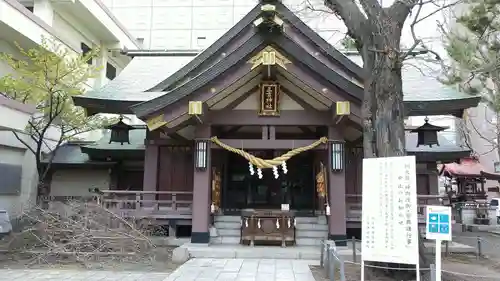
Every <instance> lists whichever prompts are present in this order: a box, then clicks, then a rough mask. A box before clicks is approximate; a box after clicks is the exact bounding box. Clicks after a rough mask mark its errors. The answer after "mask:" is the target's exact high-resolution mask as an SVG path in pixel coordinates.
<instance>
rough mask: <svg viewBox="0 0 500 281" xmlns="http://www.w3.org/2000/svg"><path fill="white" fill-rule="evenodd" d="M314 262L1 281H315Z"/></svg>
mask: <svg viewBox="0 0 500 281" xmlns="http://www.w3.org/2000/svg"><path fill="white" fill-rule="evenodd" d="M318 264H319V261H314V260H310V261H308V260H287V259H205V258H195V259H191V260H189V261H187V262H186V263H185V264H183V265H181V266H180V267H179V268H178V269H177V270H175V271H174V272H173V273H171V274H170V275H169V273H159V272H136V271H130V272H123V271H87V270H64V269H0V281H11V280H16V281H42V280H43V281H49V280H50V281H314V278H313V276H312V273H311V271H310V270H309V265H318Z"/></svg>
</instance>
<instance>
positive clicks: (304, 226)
mask: <svg viewBox="0 0 500 281" xmlns="http://www.w3.org/2000/svg"><path fill="white" fill-rule="evenodd" d="M295 228H296V229H297V230H316V231H328V225H327V224H317V223H297V224H296V225H295Z"/></svg>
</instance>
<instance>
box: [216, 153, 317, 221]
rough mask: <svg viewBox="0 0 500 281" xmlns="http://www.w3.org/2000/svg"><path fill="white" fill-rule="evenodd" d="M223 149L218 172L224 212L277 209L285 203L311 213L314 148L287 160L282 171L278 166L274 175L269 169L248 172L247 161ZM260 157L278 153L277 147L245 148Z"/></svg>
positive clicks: (314, 202)
mask: <svg viewBox="0 0 500 281" xmlns="http://www.w3.org/2000/svg"><path fill="white" fill-rule="evenodd" d="M225 153H226V161H225V165H224V166H225V167H224V172H223V173H222V182H223V184H222V185H223V188H222V194H221V196H222V198H221V199H222V202H221V204H222V210H223V211H224V214H239V213H241V210H244V209H265V210H280V209H281V205H282V204H288V205H289V207H290V210H294V211H295V212H296V213H300V214H311V215H312V214H313V213H314V210H315V207H316V201H317V200H316V190H315V161H314V152H313V151H307V152H304V153H301V154H299V155H296V156H294V157H292V158H291V159H290V160H289V161H287V170H288V172H287V173H286V174H285V173H284V172H283V170H282V168H281V167H280V168H279V170H278V173H279V176H278V178H275V175H274V172H273V169H263V170H262V178H259V176H258V174H257V171H254V174H253V175H251V173H250V168H249V164H248V161H247V160H246V159H245V158H243V157H241V156H239V155H237V154H235V153H231V152H225ZM249 153H252V155H255V156H257V157H260V158H263V159H272V158H273V157H275V156H276V155H279V154H281V153H282V152H281V151H277V150H259V151H256V150H255V151H249Z"/></svg>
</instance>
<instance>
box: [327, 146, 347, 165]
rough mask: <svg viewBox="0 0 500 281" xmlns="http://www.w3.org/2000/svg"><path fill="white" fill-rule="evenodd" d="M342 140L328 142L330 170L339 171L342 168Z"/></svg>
mask: <svg viewBox="0 0 500 281" xmlns="http://www.w3.org/2000/svg"><path fill="white" fill-rule="evenodd" d="M344 145H345V144H344V142H343V141H331V142H330V154H331V155H330V161H331V162H330V167H331V169H332V172H341V171H342V170H343V169H344V159H345V158H344V156H345V155H344Z"/></svg>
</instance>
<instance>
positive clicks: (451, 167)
mask: <svg viewBox="0 0 500 281" xmlns="http://www.w3.org/2000/svg"><path fill="white" fill-rule="evenodd" d="M439 174H440V175H444V176H447V177H453V178H484V179H487V180H500V174H495V173H490V172H488V171H487V169H486V168H484V166H483V165H481V163H479V160H478V159H476V158H472V157H467V158H462V159H460V163H455V162H453V163H448V164H443V165H442V167H441V170H440V172H439Z"/></svg>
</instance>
